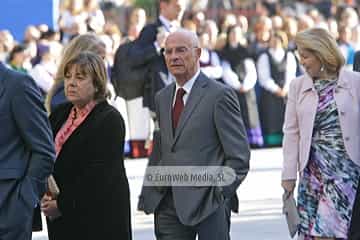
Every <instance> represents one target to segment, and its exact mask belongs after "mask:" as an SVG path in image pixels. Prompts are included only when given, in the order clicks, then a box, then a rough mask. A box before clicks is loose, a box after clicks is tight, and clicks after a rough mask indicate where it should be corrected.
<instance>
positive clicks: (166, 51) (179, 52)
mask: <svg viewBox="0 0 360 240" xmlns="http://www.w3.org/2000/svg"><path fill="white" fill-rule="evenodd" d="M192 48H198V47H192ZM192 48H188V47H185V46H181V47H175V48H163V49H162V53H163V54H164V56H170V55H171V54H172V53H175V54H176V55H184V54H185V53H186V52H188V51H189V50H190V49H192Z"/></svg>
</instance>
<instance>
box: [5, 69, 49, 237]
mask: <svg viewBox="0 0 360 240" xmlns="http://www.w3.org/2000/svg"><path fill="white" fill-rule="evenodd" d="M0 129H1V130H0V233H1V232H2V231H3V230H4V229H5V230H6V229H9V228H12V227H14V226H17V225H19V224H23V223H24V221H26V220H28V219H27V218H29V217H32V214H33V209H34V207H35V206H36V205H37V203H38V202H39V200H40V198H41V197H42V195H43V194H44V192H45V190H46V179H47V177H48V176H49V175H50V173H51V172H52V168H53V164H54V159H55V151H54V145H53V140H52V133H51V130H50V124H49V122H48V118H47V113H46V111H45V108H44V105H43V99H42V96H41V94H40V91H39V89H38V88H37V86H36V84H35V82H34V81H33V79H32V78H30V77H29V76H27V75H24V74H21V73H18V72H15V71H13V70H10V69H8V68H6V67H5V66H4V65H3V64H2V63H1V62H0ZM29 230H31V229H29ZM0 235H1V234H0Z"/></svg>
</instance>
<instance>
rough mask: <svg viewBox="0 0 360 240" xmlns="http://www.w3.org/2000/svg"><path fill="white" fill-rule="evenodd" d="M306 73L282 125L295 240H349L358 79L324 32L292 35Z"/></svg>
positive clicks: (359, 155)
mask: <svg viewBox="0 0 360 240" xmlns="http://www.w3.org/2000/svg"><path fill="white" fill-rule="evenodd" d="M295 43H296V45H297V48H298V52H299V56H300V63H301V64H302V65H303V66H304V70H305V72H306V73H305V74H304V75H303V76H300V77H298V78H296V79H294V80H293V81H292V82H291V84H290V90H289V94H288V101H287V106H286V113H285V124H284V141H283V152H284V165H283V171H282V186H283V188H284V190H285V191H286V192H288V193H289V194H288V195H289V196H291V194H292V193H293V191H294V188H295V184H296V179H297V171H298V173H299V184H298V212H299V215H300V225H299V229H298V233H299V236H300V239H314V240H317V239H327V240H335V239H348V237H347V235H348V231H349V226H350V219H351V215H352V210H353V205H354V200H355V195H356V189H357V186H358V181H359V176H360V167H359V165H360V151H359V149H360V148H359V146H360V138H359V131H360V112H359V109H360V75H359V74H358V73H355V72H352V71H349V70H347V69H345V68H344V62H345V60H344V57H343V55H342V54H341V52H340V50H339V48H338V46H337V44H336V41H335V39H334V38H333V36H332V35H331V34H330V33H329V32H328V31H326V30H324V29H320V28H311V29H308V30H305V31H302V32H300V33H298V34H297V35H296V38H295Z"/></svg>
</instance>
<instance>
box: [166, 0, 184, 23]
mask: <svg viewBox="0 0 360 240" xmlns="http://www.w3.org/2000/svg"><path fill="white" fill-rule="evenodd" d="M161 4H162V5H161V8H162V10H161V14H162V15H164V17H166V18H167V19H169V20H170V21H173V20H180V19H181V17H182V14H183V12H184V10H185V0H170V1H169V3H166V2H162V3H161Z"/></svg>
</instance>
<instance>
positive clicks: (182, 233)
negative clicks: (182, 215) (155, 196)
mask: <svg viewBox="0 0 360 240" xmlns="http://www.w3.org/2000/svg"><path fill="white" fill-rule="evenodd" d="M229 202H230V201H228V200H226V201H225V202H224V204H223V205H221V206H220V207H219V208H218V209H217V210H216V211H215V212H214V213H212V214H211V215H210V216H208V217H207V218H205V219H204V220H203V221H202V222H201V223H199V224H197V225H195V226H186V225H184V224H182V223H181V222H180V220H179V218H178V216H177V214H176V210H175V207H174V201H173V198H172V193H171V191H168V192H167V194H166V196H165V197H164V198H163V199H162V200H161V202H160V204H159V207H158V209H156V211H155V214H154V217H155V236H156V239H157V240H195V238H196V235H198V240H230V235H229V232H230V216H231V210H230V203H229Z"/></svg>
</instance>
